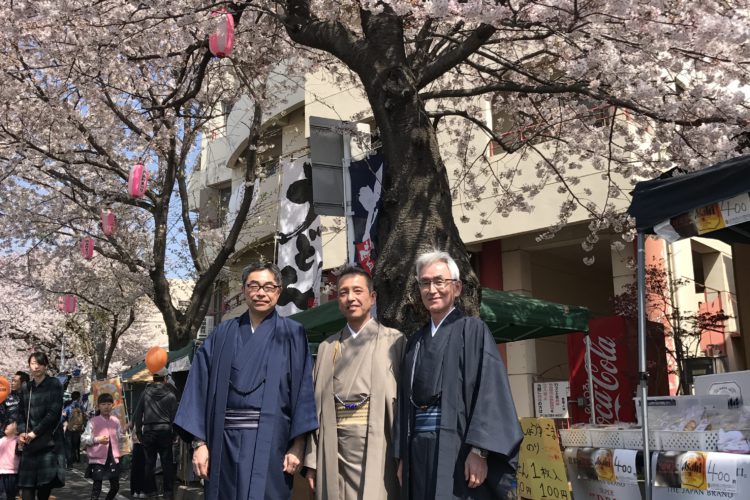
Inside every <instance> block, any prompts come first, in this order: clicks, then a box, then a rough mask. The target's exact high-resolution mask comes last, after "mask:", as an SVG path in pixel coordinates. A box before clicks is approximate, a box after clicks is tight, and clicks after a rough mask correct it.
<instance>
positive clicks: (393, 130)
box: [362, 64, 479, 334]
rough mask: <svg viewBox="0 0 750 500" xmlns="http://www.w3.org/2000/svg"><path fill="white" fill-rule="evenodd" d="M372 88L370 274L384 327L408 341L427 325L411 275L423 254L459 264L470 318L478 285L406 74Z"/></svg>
mask: <svg viewBox="0 0 750 500" xmlns="http://www.w3.org/2000/svg"><path fill="white" fill-rule="evenodd" d="M373 66H374V67H376V68H378V66H381V67H382V64H375V65H373ZM378 69H379V68H378ZM362 80H363V82H365V83H367V81H366V80H365V79H364V78H363V79H362ZM373 80H374V81H375V84H372V83H371V84H370V85H366V90H367V95H368V99H369V101H370V106H371V107H372V109H373V113H374V115H375V120H376V122H377V124H378V129H379V133H380V137H381V140H382V142H383V150H384V155H385V158H386V161H387V168H386V170H385V175H384V178H383V202H382V203H383V204H382V208H381V210H380V213H379V227H378V237H379V241H380V250H379V252H378V262H377V266H376V271H375V286H376V289H377V291H378V316H379V317H380V318H381V320H382V321H383V323H384V324H386V325H388V326H391V327H394V328H398V329H400V330H401V331H403V332H404V333H406V334H411V333H413V332H414V331H416V329H417V328H419V327H420V326H422V325H423V324H424V322H425V321H426V320H427V314H426V311H425V309H424V307H423V305H422V302H421V299H420V297H419V291H418V289H417V286H416V271H415V267H414V263H415V261H416V259H417V257H418V256H419V255H420V254H421V253H423V252H425V251H429V250H433V249H436V250H443V251H446V252H448V253H449V254H450V255H451V256H452V257H453V258H454V259H455V260H456V262H457V264H458V267H459V269H460V271H461V279H462V281H463V283H464V288H463V292H462V298H461V303H462V304H461V306H462V308H463V309H464V310H465V311H466V312H467V314H473V315H475V314H478V313H479V307H478V304H479V288H478V280H477V277H476V275H475V274H474V272H473V270H472V268H471V264H470V262H469V255H468V252H467V251H466V247H465V246H464V244H463V242H462V241H461V238H460V236H459V233H458V228H457V227H456V225H455V223H454V221H453V209H452V198H451V192H450V185H449V182H448V175H447V172H446V169H445V165H444V163H443V160H442V158H441V157H440V151H439V148H438V140H437V134H436V133H435V129H434V127H433V126H432V124H431V122H430V121H429V119H428V117H427V113H426V112H425V106H424V103H423V102H421V100H420V99H419V98H418V96H417V92H416V90H415V89H414V88H413V86H412V85H411V81H412V78H411V77H410V75H409V73H408V69H405V68H404V67H399V66H394V67H390V68H384V69H383V70H381V71H380V75H379V77H378V78H375V79H372V78H370V82H372V81H373Z"/></svg>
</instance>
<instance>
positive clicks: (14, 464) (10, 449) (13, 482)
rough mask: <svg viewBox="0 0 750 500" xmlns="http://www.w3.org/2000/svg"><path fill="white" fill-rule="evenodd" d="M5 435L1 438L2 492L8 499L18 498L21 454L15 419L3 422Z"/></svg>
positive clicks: (0, 490) (0, 485) (0, 466)
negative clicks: (18, 449)
mask: <svg viewBox="0 0 750 500" xmlns="http://www.w3.org/2000/svg"><path fill="white" fill-rule="evenodd" d="M2 427H3V437H2V438H0V492H4V493H5V498H6V500H16V493H17V491H18V464H19V462H20V461H21V457H20V455H19V454H18V453H17V452H16V447H17V446H18V429H17V425H16V422H15V421H12V422H9V421H6V422H5V423H4V424H3V426H2Z"/></svg>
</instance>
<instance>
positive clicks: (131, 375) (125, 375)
mask: <svg viewBox="0 0 750 500" xmlns="http://www.w3.org/2000/svg"><path fill="white" fill-rule="evenodd" d="M194 345H195V341H194V340H193V341H190V343H189V344H188V345H186V346H185V347H183V348H182V349H177V350H176V351H169V352H167V367H169V365H171V364H174V363H178V362H180V363H179V364H180V365H184V366H185V367H187V368H189V367H190V362H192V360H193V346H194ZM183 360H184V361H186V362H187V363H182V362H181V361H183ZM185 369H186V368H184V367H183V369H181V370H178V371H185ZM120 378H122V381H123V382H129V383H134V382H151V372H149V371H148V369H147V368H146V360H145V359H144V360H143V361H140V362H138V363H136V364H134V365H133V366H131V367H130V368H128V369H127V370H124V371H122V372H120Z"/></svg>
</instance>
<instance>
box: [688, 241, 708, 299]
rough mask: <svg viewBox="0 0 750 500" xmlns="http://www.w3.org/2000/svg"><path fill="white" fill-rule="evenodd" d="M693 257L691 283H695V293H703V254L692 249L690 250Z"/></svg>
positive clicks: (704, 277)
mask: <svg viewBox="0 0 750 500" xmlns="http://www.w3.org/2000/svg"><path fill="white" fill-rule="evenodd" d="M691 254H692V258H693V283H694V285H695V293H703V292H704V290H705V288H706V286H705V285H706V272H705V270H704V269H703V254H702V253H700V252H696V251H695V250H693V251H692V252H691Z"/></svg>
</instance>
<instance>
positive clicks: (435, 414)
mask: <svg viewBox="0 0 750 500" xmlns="http://www.w3.org/2000/svg"><path fill="white" fill-rule="evenodd" d="M439 427H440V403H438V404H436V405H432V406H428V407H426V408H414V432H434V431H436V430H438V428H439Z"/></svg>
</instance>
